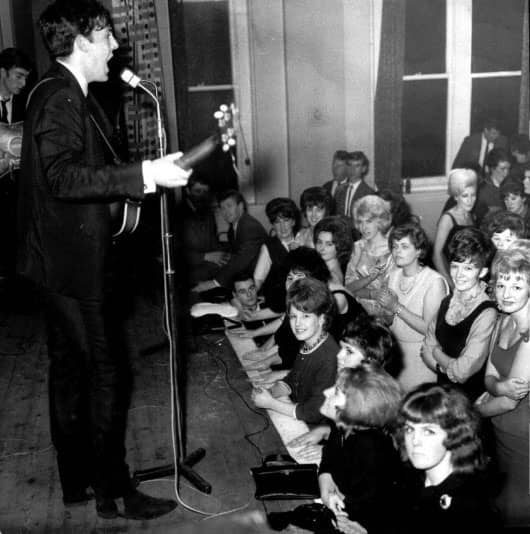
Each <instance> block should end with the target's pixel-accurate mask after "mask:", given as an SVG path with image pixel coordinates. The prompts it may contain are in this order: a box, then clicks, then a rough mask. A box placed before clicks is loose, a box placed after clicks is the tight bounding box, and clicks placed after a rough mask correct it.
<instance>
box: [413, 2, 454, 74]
mask: <svg viewBox="0 0 530 534" xmlns="http://www.w3.org/2000/svg"><path fill="white" fill-rule="evenodd" d="M445 18H446V17H445V0H429V1H428V2H426V1H425V0H407V3H406V15H405V74H420V73H421V74H433V73H440V72H445ZM433 21H435V22H433Z"/></svg>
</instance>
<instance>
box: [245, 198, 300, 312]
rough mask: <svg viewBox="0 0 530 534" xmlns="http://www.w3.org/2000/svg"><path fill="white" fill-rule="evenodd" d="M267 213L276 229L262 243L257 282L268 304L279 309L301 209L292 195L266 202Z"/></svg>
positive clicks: (256, 274) (255, 273)
mask: <svg viewBox="0 0 530 534" xmlns="http://www.w3.org/2000/svg"><path fill="white" fill-rule="evenodd" d="M265 213H266V214H267V218H268V219H269V221H270V223H271V225H272V228H273V230H274V232H273V234H274V235H272V236H269V237H268V238H267V240H266V241H265V243H264V244H263V245H261V250H260V253H259V256H258V261H257V263H256V267H255V268H254V282H255V284H256V288H257V289H258V291H260V290H261V292H262V293H263V296H264V297H265V301H266V302H267V305H268V306H269V307H271V308H272V309H273V310H276V311H283V310H284V306H285V288H284V283H285V274H286V272H285V258H286V257H287V253H288V252H289V250H291V248H294V246H295V242H294V236H295V234H296V232H297V231H298V228H299V227H300V211H299V210H298V207H297V206H296V204H295V203H294V202H293V201H292V200H291V199H290V198H273V199H272V200H271V201H270V202H268V203H267V205H266V206H265Z"/></svg>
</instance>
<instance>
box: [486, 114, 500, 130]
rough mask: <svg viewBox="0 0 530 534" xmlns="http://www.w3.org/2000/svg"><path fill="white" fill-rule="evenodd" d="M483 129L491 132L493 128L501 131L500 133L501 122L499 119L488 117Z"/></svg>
mask: <svg viewBox="0 0 530 534" xmlns="http://www.w3.org/2000/svg"><path fill="white" fill-rule="evenodd" d="M483 128H484V130H491V129H492V128H493V129H495V130H499V132H500V131H501V126H500V121H499V119H498V118H497V117H487V118H486V119H484V122H483Z"/></svg>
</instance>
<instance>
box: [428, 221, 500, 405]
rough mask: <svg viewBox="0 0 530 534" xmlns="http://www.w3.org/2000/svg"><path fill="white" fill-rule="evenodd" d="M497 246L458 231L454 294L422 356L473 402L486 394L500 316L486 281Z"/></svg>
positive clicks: (453, 245)
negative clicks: (486, 372)
mask: <svg viewBox="0 0 530 534" xmlns="http://www.w3.org/2000/svg"><path fill="white" fill-rule="evenodd" d="M491 255H492V247H491V246H490V244H489V243H488V240H487V238H486V237H485V236H484V235H483V234H482V232H480V230H477V229H476V228H464V229H463V230H460V231H458V232H457V233H456V234H455V235H454V236H453V238H452V239H451V242H450V243H449V261H450V264H449V265H450V266H449V272H450V274H451V279H452V281H453V286H454V290H453V293H452V294H451V295H449V296H448V297H446V298H444V299H443V300H442V303H441V305H440V309H439V311H438V313H437V314H436V316H435V317H434V318H433V319H432V321H431V323H430V324H429V328H428V331H427V336H426V338H425V345H424V347H423V352H422V357H423V361H424V362H425V363H426V364H427V366H428V367H429V368H430V369H431V370H432V371H435V372H436V373H437V375H438V382H453V383H456V384H459V385H460V386H461V388H462V389H463V390H464V392H465V393H466V394H467V395H468V396H469V398H470V399H471V400H475V399H476V398H477V397H478V396H479V395H480V394H481V393H482V392H483V391H484V369H485V365H486V359H487V357H488V347H489V342H490V338H491V334H492V332H493V327H494V326H495V320H496V318H497V311H496V309H495V304H494V303H493V302H492V301H491V300H490V298H489V297H488V295H487V293H486V283H485V282H484V281H483V279H484V277H485V276H486V274H487V272H488V267H487V266H488V265H489V262H490V259H491Z"/></svg>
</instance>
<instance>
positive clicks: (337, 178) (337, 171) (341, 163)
mask: <svg viewBox="0 0 530 534" xmlns="http://www.w3.org/2000/svg"><path fill="white" fill-rule="evenodd" d="M349 157H350V154H349V152H347V151H346V150H337V151H336V152H335V154H333V159H332V160H331V175H332V179H331V180H329V181H328V182H326V183H325V184H324V185H323V186H322V187H323V188H324V189H325V190H326V191H328V192H329V194H330V195H331V197H332V198H333V199H334V198H335V194H336V192H337V188H338V186H339V184H341V183H342V182H344V181H346V180H347V179H348V174H347V169H348V159H349ZM334 209H335V208H333V210H334ZM334 213H335V211H333V213H331V215H334Z"/></svg>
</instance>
